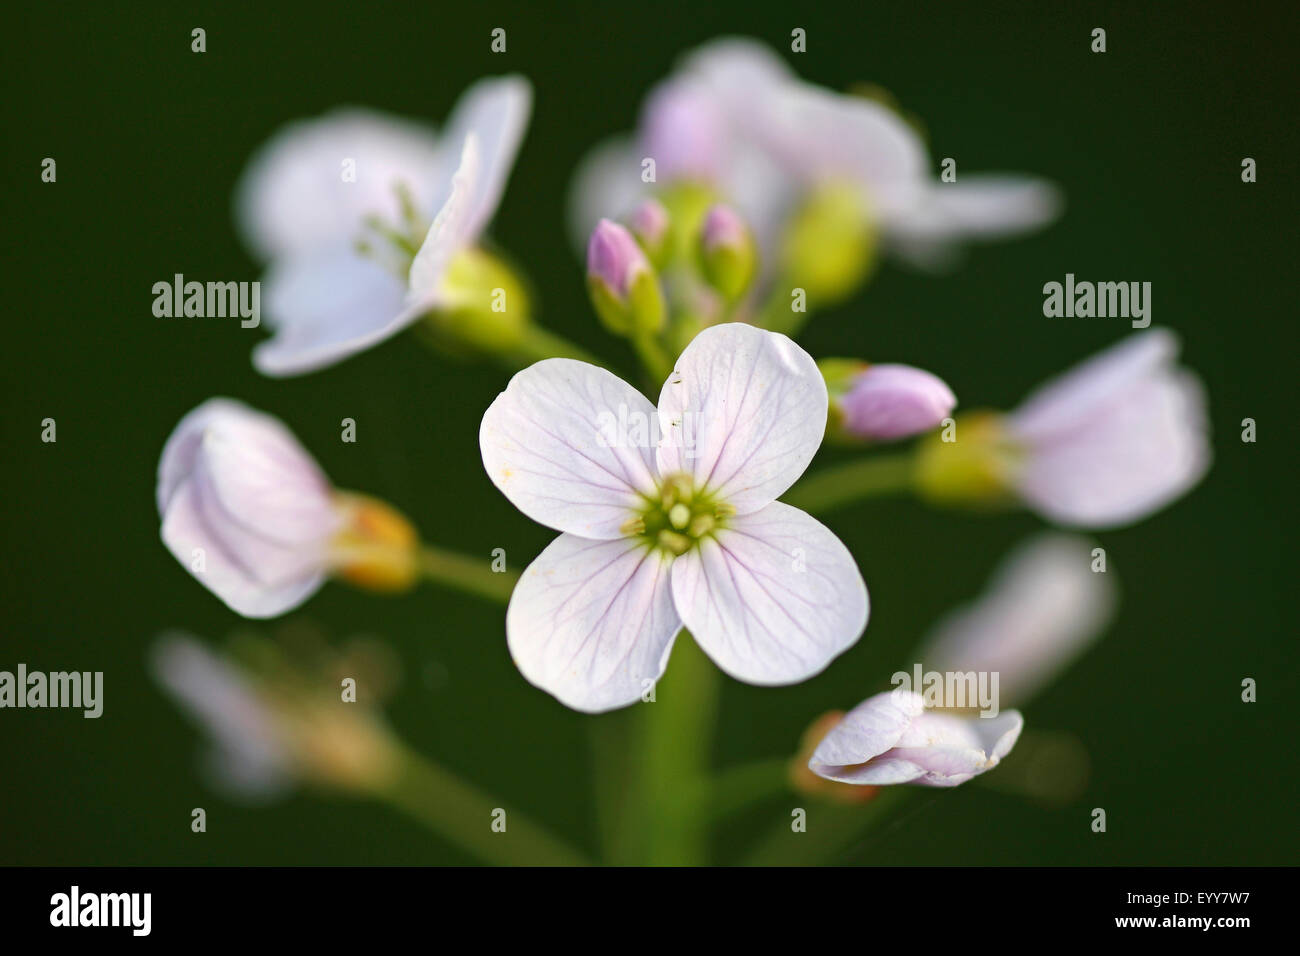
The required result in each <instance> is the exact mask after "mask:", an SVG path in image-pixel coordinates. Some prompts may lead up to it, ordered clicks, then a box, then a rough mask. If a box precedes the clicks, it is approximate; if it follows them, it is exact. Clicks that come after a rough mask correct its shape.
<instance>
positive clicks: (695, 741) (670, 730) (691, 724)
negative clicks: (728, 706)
mask: <svg viewBox="0 0 1300 956" xmlns="http://www.w3.org/2000/svg"><path fill="white" fill-rule="evenodd" d="M717 698H718V671H717V668H715V667H714V666H713V662H712V661H710V660H709V659H708V658H707V657H706V656H705V655H704V652H703V651H701V650H700V649H699V646H698V645H696V643H695V641H694V640H693V639H691V637H690V634H689V632H687V631H685V630H683V631H682V632H681V634H679V635H678V636H677V643H676V644H675V645H674V647H673V656H672V661H671V663H670V665H669V668H668V672H667V673H666V674H665V675H664V678H663V679H662V680H660V682H659V684H658V686H657V687H656V689H655V700H654V702H652V703H645V704H641V705H640V710H641V717H642V721H643V722H642V735H643V747H642V751H641V760H642V762H641V772H642V779H641V781H640V786H639V787H638V796H639V798H640V799H641V800H643V801H644V803H643V804H642V806H641V815H642V821H641V824H642V827H643V832H644V839H645V843H646V849H645V858H644V861H643V862H645V863H648V864H650V865H652V866H696V865H699V864H702V863H705V862H707V860H708V846H707V844H708V830H709V818H708V817H709V815H708V804H709V799H710V797H709V794H710V792H711V787H710V782H709V779H708V775H707V774H708V763H709V755H710V753H711V752H712V749H713V724H714V718H715V717H716V715H717Z"/></svg>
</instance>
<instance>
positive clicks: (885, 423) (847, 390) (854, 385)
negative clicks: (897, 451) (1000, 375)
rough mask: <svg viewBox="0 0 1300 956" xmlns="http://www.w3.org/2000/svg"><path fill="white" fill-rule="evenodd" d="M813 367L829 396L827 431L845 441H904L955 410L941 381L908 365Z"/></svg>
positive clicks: (829, 363) (845, 362) (834, 362)
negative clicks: (851, 439)
mask: <svg viewBox="0 0 1300 956" xmlns="http://www.w3.org/2000/svg"><path fill="white" fill-rule="evenodd" d="M818 366H819V367H820V368H821V369H822V375H823V376H824V377H825V378H826V388H827V390H828V392H829V393H830V403H831V427H832V428H833V429H834V430H835V431H837V432H838V433H840V434H841V435H842V436H844V437H850V438H858V439H866V440H869V441H890V440H893V439H897V438H906V437H908V436H909V435H916V434H919V433H921V432H925V431H929V430H930V429H932V428H935V427H936V426H938V425H939V424H940V423H941V422H942V421H943V420H944V419H945V418H947V417H948V416H949V415H951V414H952V410H953V408H954V407H955V406H956V404H957V397H956V396H955V395H953V393H952V389H950V388H949V387H948V386H947V384H946V383H945V382H944V381H943V379H941V378H939V377H938V376H937V375H934V374H932V373H930V372H927V371H925V370H924V369H919V368H914V367H912V366H911V365H892V364H884V365H869V364H867V363H865V362H854V361H852V360H849V359H828V360H823V361H822V362H819V363H818Z"/></svg>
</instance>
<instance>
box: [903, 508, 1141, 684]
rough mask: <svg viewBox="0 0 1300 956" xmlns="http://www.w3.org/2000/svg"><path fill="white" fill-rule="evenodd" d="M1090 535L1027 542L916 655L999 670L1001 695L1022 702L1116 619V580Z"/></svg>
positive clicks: (965, 668)
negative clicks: (1098, 559) (1100, 566)
mask: <svg viewBox="0 0 1300 956" xmlns="http://www.w3.org/2000/svg"><path fill="white" fill-rule="evenodd" d="M1092 550H1093V545H1092V543H1091V542H1090V541H1088V540H1086V539H1084V538H1080V537H1076V536H1074V535H1065V534H1059V533H1050V532H1049V533H1044V534H1039V535H1036V536H1035V537H1033V538H1030V539H1029V540H1027V541H1025V542H1023V543H1021V544H1020V545H1019V546H1017V547H1016V549H1015V550H1014V551H1013V552H1011V554H1010V555H1008V556H1007V557H1006V558H1005V559H1004V560H1003V562H1002V563H1001V564H1000V565H999V566H998V569H997V570H996V571H995V572H994V575H993V578H992V580H991V581H990V582H989V584H988V587H987V588H986V589H985V592H984V594H982V595H981V596H980V597H979V598H978V599H977V600H975V601H973V602H972V603H970V604H968V605H966V606H965V607H961V608H958V609H956V610H954V611H953V612H951V613H950V614H948V615H947V616H946V617H944V618H943V619H942V620H941V621H940V622H939V623H938V625H936V627H935V628H934V630H933V631H932V632H931V634H930V636H929V637H928V638H927V639H926V641H925V643H924V644H923V646H922V648H921V650H920V651H918V652H917V658H916V659H917V660H918V661H921V662H922V663H923V664H924V666H925V668H926V669H927V670H933V671H941V672H961V673H965V672H969V671H976V672H988V673H997V674H999V675H1000V676H999V687H1000V694H1001V700H1002V702H1003V703H1004V704H1006V705H1009V706H1017V705H1023V704H1024V703H1026V702H1028V701H1029V699H1030V698H1031V697H1033V695H1034V694H1035V693H1036V692H1037V691H1038V690H1039V689H1040V688H1041V687H1043V686H1044V685H1045V684H1046V683H1048V682H1049V681H1050V680H1051V679H1052V678H1053V677H1055V676H1056V675H1057V674H1058V673H1059V672H1060V671H1061V670H1062V669H1063V668H1065V667H1066V666H1067V665H1068V664H1069V663H1070V662H1071V661H1072V660H1074V658H1075V657H1077V656H1078V655H1079V654H1081V653H1082V652H1083V651H1084V650H1085V649H1086V648H1087V647H1088V645H1089V644H1091V643H1092V642H1093V641H1094V640H1096V639H1097V637H1098V636H1099V635H1100V634H1101V632H1102V631H1103V630H1104V629H1105V628H1106V626H1107V625H1108V624H1109V623H1110V621H1111V619H1112V618H1113V616H1114V612H1115V605H1116V593H1115V592H1116V588H1115V585H1114V584H1113V583H1112V579H1111V577H1110V572H1108V571H1107V572H1102V571H1094V570H1093V564H1094V558H1093V554H1092Z"/></svg>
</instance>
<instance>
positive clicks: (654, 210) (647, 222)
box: [628, 199, 670, 266]
mask: <svg viewBox="0 0 1300 956" xmlns="http://www.w3.org/2000/svg"><path fill="white" fill-rule="evenodd" d="M669 225H670V220H669V218H668V210H667V209H665V208H664V207H663V203H661V202H659V201H658V200H657V199H647V200H646V201H645V202H643V203H641V205H639V206H637V207H636V209H635V210H634V211H633V213H632V217H631V219H629V220H628V228H629V229H630V230H631V232H632V235H634V236H636V240H637V242H639V243H641V248H642V249H644V250H645V254H646V255H647V256H648V257H649V258H650V261H651V262H652V263H654V264H655V265H656V266H661V265H663V262H664V259H665V258H666V253H667V252H668V251H669V243H668V229H669Z"/></svg>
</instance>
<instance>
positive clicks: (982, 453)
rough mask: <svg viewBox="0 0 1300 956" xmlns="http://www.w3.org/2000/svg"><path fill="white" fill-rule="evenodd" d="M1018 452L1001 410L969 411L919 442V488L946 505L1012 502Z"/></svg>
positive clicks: (917, 462) (917, 464) (917, 466)
mask: <svg viewBox="0 0 1300 956" xmlns="http://www.w3.org/2000/svg"><path fill="white" fill-rule="evenodd" d="M1020 457H1021V453H1020V452H1019V451H1018V450H1017V448H1016V446H1015V445H1014V444H1013V443H1012V441H1011V439H1010V438H1009V436H1008V435H1007V430H1006V428H1005V426H1004V424H1003V417H1002V416H1001V415H999V414H997V413H996V412H988V411H980V412H967V413H966V414H964V415H961V416H960V417H958V418H957V419H956V421H955V422H954V424H953V426H952V429H951V431H950V430H949V429H947V428H945V429H943V431H942V432H937V433H935V434H932V435H927V436H926V437H925V438H924V439H923V440H922V442H921V444H920V445H919V446H918V447H917V456H916V484H917V490H918V491H919V492H920V493H921V495H922V496H923V497H925V498H928V499H929V500H931V501H935V502H939V503H945V504H955V503H968V504H981V503H982V504H1000V503H1008V502H1010V501H1012V500H1013V494H1012V489H1013V487H1014V483H1015V475H1016V472H1017V462H1018V460H1019V458H1020Z"/></svg>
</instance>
